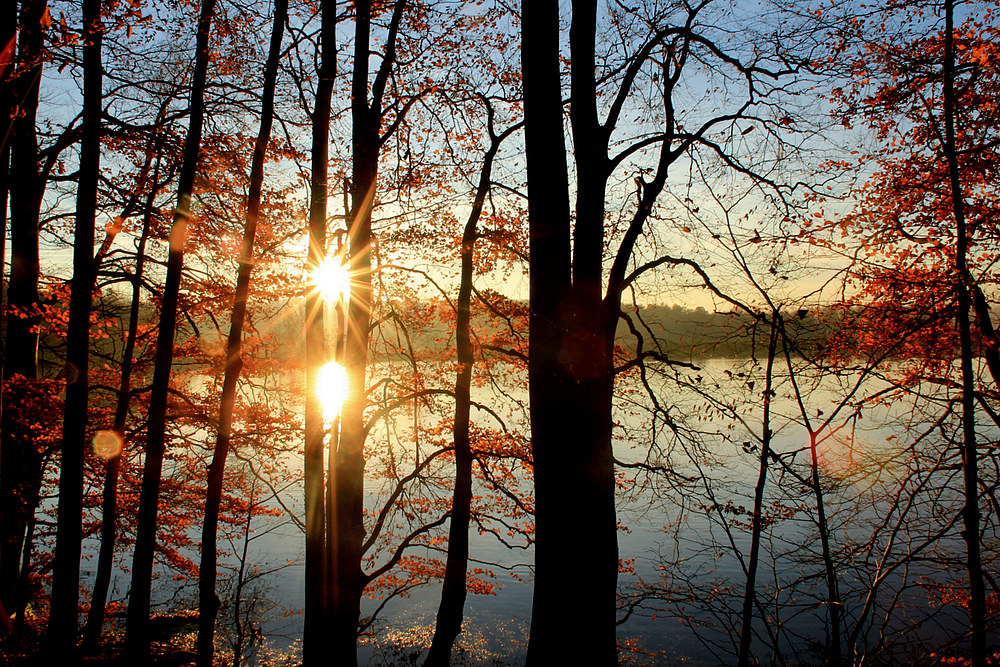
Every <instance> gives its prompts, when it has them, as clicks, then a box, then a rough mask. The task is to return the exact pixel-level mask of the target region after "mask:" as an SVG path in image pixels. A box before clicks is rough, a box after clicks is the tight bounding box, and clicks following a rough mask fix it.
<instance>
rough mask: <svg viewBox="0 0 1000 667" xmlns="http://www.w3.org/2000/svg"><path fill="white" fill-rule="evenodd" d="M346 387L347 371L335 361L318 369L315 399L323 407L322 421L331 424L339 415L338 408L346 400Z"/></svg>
mask: <svg viewBox="0 0 1000 667" xmlns="http://www.w3.org/2000/svg"><path fill="white" fill-rule="evenodd" d="M347 386H348V385H347V371H345V370H344V367H343V366H341V365H340V364H338V363H337V362H336V361H331V362H329V363H327V364H326V365H324V366H323V367H322V368H320V369H319V375H318V376H317V378H316V397H317V398H318V399H319V402H320V405H321V406H322V407H323V419H324V421H326V422H332V421H333V420H334V419H336V417H337V416H338V415H339V414H340V408H341V406H342V405H343V404H344V400H345V399H346V398H347Z"/></svg>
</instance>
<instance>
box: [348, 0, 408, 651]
mask: <svg viewBox="0 0 1000 667" xmlns="http://www.w3.org/2000/svg"><path fill="white" fill-rule="evenodd" d="M354 4H355V38H354V66H353V72H352V78H351V118H352V121H353V128H352V150H353V154H352V158H353V165H352V180H351V212H350V215H349V225H348V232H347V234H348V249H349V255H350V267H349V268H350V274H351V294H350V302H349V304H348V307H347V331H346V336H345V340H344V363H343V365H344V370H345V371H346V373H347V382H348V389H347V399H346V400H345V401H344V407H343V413H342V417H341V422H340V424H341V426H340V437H339V440H338V443H337V453H336V457H335V462H336V463H335V468H334V470H333V471H332V472H331V478H332V479H333V480H334V482H333V487H334V488H333V490H332V493H334V494H335V496H334V511H335V514H336V517H335V526H336V528H335V533H334V534H333V535H331V536H330V549H331V555H332V556H331V557H332V559H333V561H332V562H333V564H334V565H333V574H332V577H331V581H330V585H331V587H332V588H331V595H330V600H331V609H330V626H329V627H330V636H329V647H330V654H331V655H332V656H333V657H334V659H335V660H336V661H337V662H338V664H343V665H347V666H348V667H350V666H352V665H356V664H357V659H358V658H357V637H358V622H359V620H360V617H361V596H362V594H363V592H364V588H365V586H366V585H367V583H368V580H367V578H366V575H365V573H364V571H363V570H362V568H361V559H362V557H363V555H364V554H363V552H362V546H363V543H364V539H365V527H364V515H363V512H364V466H365V459H364V444H365V438H366V435H367V433H366V430H365V422H364V412H365V407H366V403H367V401H366V394H365V380H366V373H367V368H368V330H369V327H370V325H371V298H372V275H371V270H372V248H371V244H372V229H371V225H372V205H373V202H374V199H375V187H376V181H377V176H378V158H379V150H380V148H381V145H382V136H381V132H380V130H381V124H382V99H383V96H384V94H385V89H386V85H387V84H388V78H389V73H390V72H391V70H392V67H393V66H394V64H395V61H396V36H397V34H398V30H399V25H400V21H401V19H402V15H403V11H404V9H405V8H406V0H396V2H395V3H394V4H393V9H392V17H391V18H390V21H389V29H388V34H387V37H386V43H385V50H384V55H383V57H382V64H381V66H380V67H379V70H378V73H377V74H376V76H375V80H374V82H372V84H371V93H370V97H371V102H370V103H369V85H368V74H369V71H368V62H369V57H370V55H371V34H370V33H371V19H372V2H371V0H357V1H356V2H355V3H354Z"/></svg>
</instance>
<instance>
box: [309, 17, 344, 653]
mask: <svg viewBox="0 0 1000 667" xmlns="http://www.w3.org/2000/svg"><path fill="white" fill-rule="evenodd" d="M321 6H322V27H321V37H320V49H321V54H320V58H321V60H320V66H319V72H318V74H319V83H318V85H317V89H316V102H315V105H314V108H313V117H312V194H311V200H310V206H309V250H308V253H309V254H308V257H307V260H306V261H307V265H308V267H309V269H310V270H315V269H316V267H318V266H319V265H320V263H321V262H322V261H323V259H324V257H325V255H326V216H327V195H328V188H329V184H328V182H327V180H328V178H327V173H328V162H329V144H330V103H331V101H330V100H331V97H332V95H333V82H334V76H335V73H336V57H337V56H336V41H335V39H336V10H337V6H336V2H334V1H333V0H323V2H322V5H321ZM323 314H324V313H323V303H322V300H321V298H320V295H319V292H318V290H312V291H311V292H310V293H309V296H308V297H307V298H306V322H305V346H306V351H305V363H306V405H305V458H304V468H305V510H306V572H305V584H306V591H305V627H304V629H303V635H302V662H303V665H305V667H312V666H314V665H317V664H319V663H320V661H322V660H324V657H325V656H326V655H327V652H328V648H327V646H328V643H327V631H326V625H327V611H328V610H327V598H328V595H329V582H328V581H327V566H328V562H327V555H326V548H327V545H326V541H325V533H326V518H325V516H324V509H325V508H324V494H323V478H324V470H323V436H324V428H323V411H322V409H321V407H320V403H319V399H318V397H317V395H316V379H317V376H318V371H319V369H320V367H321V366H322V365H323V363H324V362H325V361H326V354H325V352H324V342H323V338H324V317H323Z"/></svg>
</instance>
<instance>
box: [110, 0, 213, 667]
mask: <svg viewBox="0 0 1000 667" xmlns="http://www.w3.org/2000/svg"><path fill="white" fill-rule="evenodd" d="M214 13H215V0H203V3H202V6H201V15H200V16H199V18H198V35H197V40H196V46H195V48H196V52H195V66H194V74H193V76H192V79H191V104H190V114H191V116H190V125H189V127H188V133H187V138H186V140H185V144H184V156H183V159H182V163H181V170H180V176H179V179H178V183H177V208H176V209H175V211H174V220H173V224H172V225H171V229H170V239H169V243H170V250H169V254H168V257H167V277H166V281H165V284H164V288H163V301H162V305H161V309H160V320H159V331H158V332H157V337H156V357H155V363H154V368H153V383H152V388H151V392H150V396H149V422H148V427H147V434H146V460H145V463H144V465H143V471H142V491H141V493H140V497H139V515H138V527H137V531H136V542H135V553H134V555H133V559H132V590H131V593H130V594H129V603H128V613H127V616H126V625H125V651H126V654H127V655H128V656H129V658H130V659H131V660H132V661H133V662H136V663H143V662H146V661H147V659H148V657H149V606H150V592H151V591H150V589H151V587H152V576H153V558H154V552H155V548H156V527H157V521H156V516H157V509H158V505H159V499H160V475H161V473H162V470H163V455H164V452H165V448H166V417H167V390H168V386H169V382H170V368H171V366H172V364H173V353H174V349H173V348H174V333H175V331H176V325H177V301H178V295H179V292H180V283H181V272H182V270H183V267H184V241H185V237H186V236H187V228H188V225H189V224H190V220H191V199H192V195H193V191H194V180H195V174H196V172H197V167H198V153H199V148H200V144H201V131H202V125H203V123H204V115H205V104H204V91H205V82H206V79H207V73H208V60H209V49H208V40H209V33H210V31H211V25H212V18H213V16H214Z"/></svg>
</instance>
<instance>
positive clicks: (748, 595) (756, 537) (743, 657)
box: [737, 312, 779, 667]
mask: <svg viewBox="0 0 1000 667" xmlns="http://www.w3.org/2000/svg"><path fill="white" fill-rule="evenodd" d="M778 317H779V315H778V313H777V312H773V313H771V334H770V337H769V338H768V342H767V368H766V370H765V373H764V415H763V417H762V419H761V440H760V443H761V444H760V458H759V459H758V467H757V484H756V486H755V487H754V496H753V515H752V518H751V533H750V555H749V558H748V559H747V566H746V587H745V589H744V591H743V611H742V614H741V623H740V648H739V653H738V654H737V664H738V665H739V667H746V666H747V665H749V664H750V639H751V637H752V636H753V629H752V624H753V608H754V606H756V590H757V565H758V563H759V554H760V537H761V533H762V532H763V529H764V524H763V512H764V487H765V485H766V484H767V468H768V464H769V463H770V462H771V396H773V395H774V391H773V390H772V388H771V386H772V378H773V370H774V355H775V351H776V350H777V342H778Z"/></svg>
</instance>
